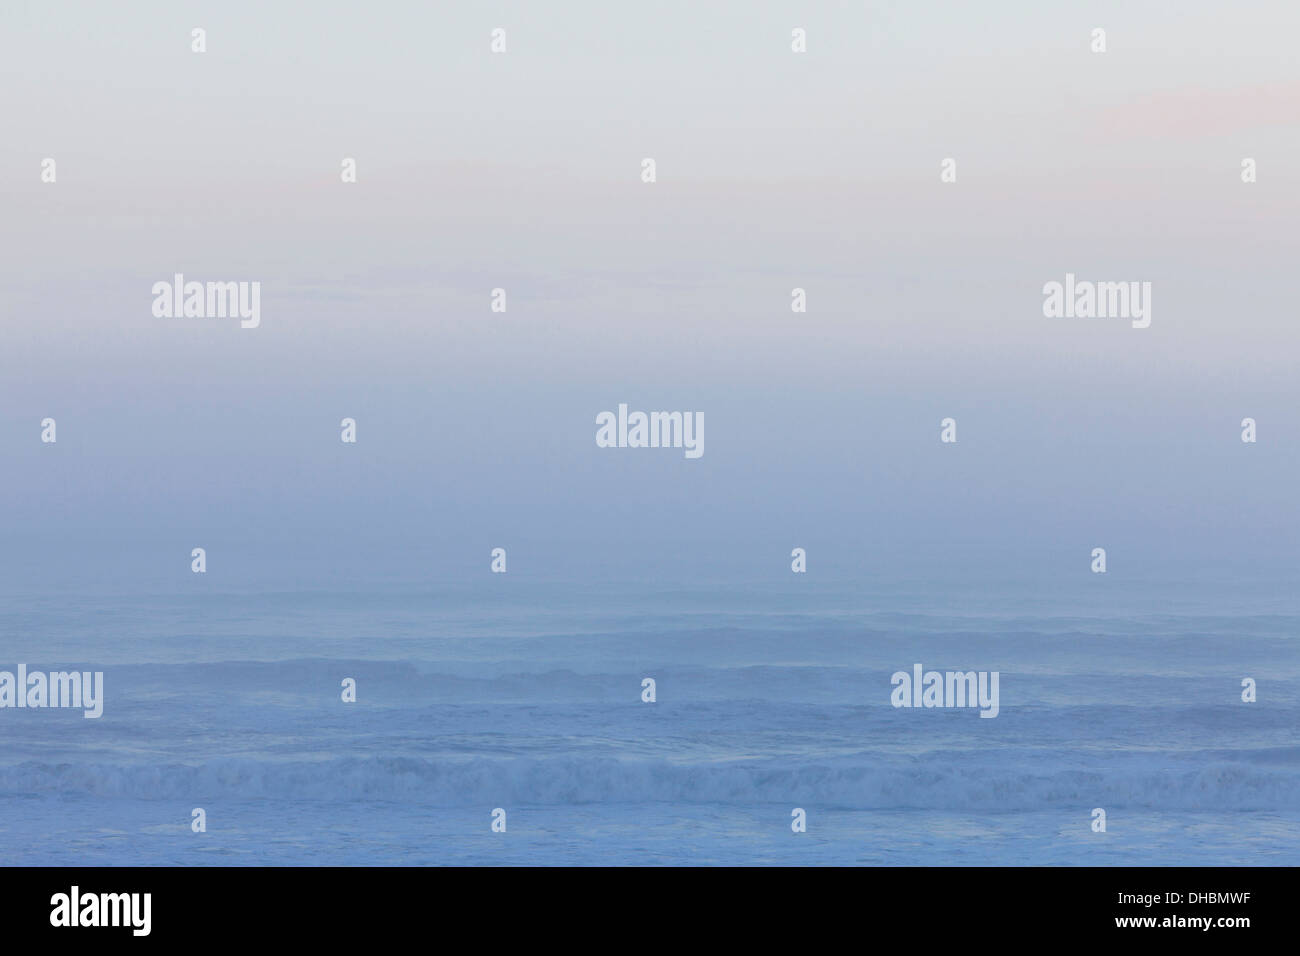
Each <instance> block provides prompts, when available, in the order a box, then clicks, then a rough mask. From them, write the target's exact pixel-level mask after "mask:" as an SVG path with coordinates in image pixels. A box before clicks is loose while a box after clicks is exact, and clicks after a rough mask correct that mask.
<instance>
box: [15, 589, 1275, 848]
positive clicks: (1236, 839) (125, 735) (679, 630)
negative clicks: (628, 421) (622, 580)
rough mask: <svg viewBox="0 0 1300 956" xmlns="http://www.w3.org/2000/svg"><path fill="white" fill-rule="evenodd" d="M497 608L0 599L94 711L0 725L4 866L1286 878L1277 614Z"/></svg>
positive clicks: (775, 593) (635, 593)
mask: <svg viewBox="0 0 1300 956" xmlns="http://www.w3.org/2000/svg"><path fill="white" fill-rule="evenodd" d="M498 583H501V584H503V585H504V583H505V582H497V581H493V582H492V585H493V587H492V588H486V587H484V588H476V589H463V590H449V591H437V592H435V591H428V590H425V591H417V590H409V591H400V590H387V591H376V592H374V593H328V592H297V593H260V594H258V593H245V594H224V595H204V594H197V593H191V594H171V595H152V596H150V595H134V596H132V595H112V596H105V595H100V596H89V595H83V596H80V597H74V596H69V595H66V594H64V595H50V596H45V597H20V596H10V597H7V598H4V599H3V602H2V603H0V634H3V648H2V650H0V669H7V670H13V669H14V668H15V666H16V665H17V663H19V662H23V663H26V664H28V665H29V667H30V668H32V669H47V670H54V669H65V668H73V667H75V668H76V669H79V670H87V669H89V670H102V671H103V672H104V674H105V686H106V695H105V696H106V702H105V707H104V715H103V717H101V718H100V719H98V720H86V719H84V718H83V717H82V715H81V713H80V712H79V711H63V710H43V711H36V710H3V711H0V742H2V743H3V747H2V748H0V848H2V849H0V854H2V858H3V860H4V862H6V863H9V864H73V863H85V864H183V863H208V864H262V863H271V864H325V863H330V864H481V863H487V864H508V863H520V864H537V865H551V864H625V863H626V864H633V863H636V864H640V863H653V864H695V863H701V864H762V863H786V864H812V865H816V864H1025V863H1050V864H1157V865H1158V864H1196V863H1203V864H1228V865H1236V864H1243V865H1245V864H1260V863H1268V864H1291V865H1294V864H1297V863H1300V680H1298V679H1297V678H1300V644H1297V641H1296V634H1297V627H1298V626H1300V615H1297V614H1296V611H1295V608H1293V607H1290V606H1288V602H1289V600H1290V597H1289V595H1284V596H1281V597H1279V596H1278V595H1277V594H1276V593H1275V592H1270V591H1268V590H1267V589H1261V590H1260V592H1259V593H1257V594H1253V595H1241V594H1240V593H1239V592H1229V591H1227V590H1225V591H1224V594H1228V593H1237V594H1238V595H1239V599H1236V600H1229V599H1228V598H1225V597H1224V596H1223V595H1222V594H1210V593H1207V592H1206V591H1205V590H1204V589H1198V588H1192V587H1166V588H1163V589H1162V588H1152V587H1141V588H1133V589H1132V590H1131V591H1130V592H1128V593H1127V594H1118V593H1117V592H1116V591H1115V590H1114V589H1111V591H1109V592H1108V593H1107V594H1106V596H1105V599H1104V600H1103V599H1101V598H1098V597H1095V596H1089V595H1088V594H1087V593H1086V592H1081V593H1080V594H1076V595H1069V596H1061V595H1046V594H1043V593H1042V592H1041V591H1039V590H1035V589H1031V588H1027V587H1026V588H1016V587H1005V586H1003V587H1000V588H996V589H993V588H990V589H985V590H972V591H971V592H970V593H968V594H964V595H961V596H960V597H955V596H953V595H951V594H945V595H943V596H940V597H936V596H934V595H932V594H930V593H928V592H926V591H925V590H924V589H913V590H911V591H908V590H905V589H903V588H888V587H883V586H875V587H872V588H861V587H853V586H838V587H820V586H810V587H808V588H807V589H805V590H803V591H799V590H797V589H794V588H791V589H788V590H785V591H782V590H781V589H777V588H772V589H764V590H762V591H745V590H743V589H741V590H737V589H730V590H729V589H725V588H716V589H710V588H703V587H694V588H689V589H675V590H674V589H666V588H662V587H659V588H648V587H647V588H639V587H637V586H621V587H616V586H610V587H596V586H591V585H586V586H572V585H563V584H553V585H550V584H537V583H531V584H527V585H522V584H520V585H516V584H514V583H513V582H512V583H511V586H510V587H508V588H507V587H504V586H502V587H496V585H497V584H498ZM916 662H920V663H922V664H923V665H925V667H926V669H937V670H988V671H992V670H996V671H999V672H1000V675H1001V678H1000V698H1001V700H1000V707H1001V712H1000V714H999V716H998V717H997V718H996V719H991V720H990V719H980V718H979V716H978V712H977V711H976V710H974V709H934V710H924V709H920V710H913V709H895V708H893V707H892V706H891V705H890V690H891V686H890V675H891V674H892V673H893V672H895V671H897V670H909V671H910V669H911V667H912V665H913V664H914V663H916ZM348 677H351V678H354V679H355V680H356V682H357V694H358V700H357V702H356V703H355V704H344V703H343V702H342V701H341V699H340V693H341V687H340V683H341V681H342V680H343V679H344V678H348ZM645 677H653V678H654V679H655V681H656V682H657V696H658V700H657V702H655V703H653V704H648V703H643V702H642V701H641V681H642V679H643V678H645ZM1244 677H1252V678H1254V679H1255V680H1256V681H1257V683H1258V688H1259V689H1258V694H1259V699H1258V701H1257V702H1255V703H1251V704H1247V703H1243V702H1242V701H1241V679H1242V678H1244ZM196 807H202V808H203V809H204V810H205V811H206V815H207V832H206V833H193V832H191V829H190V820H191V811H192V809H193V808H196ZM498 807H500V808H503V809H505V811H506V814H507V831H506V832H505V833H493V832H491V829H490V824H491V814H492V811H493V809H494V808H498ZM796 807H799V808H803V809H804V810H805V811H806V813H807V832H806V833H802V834H795V833H793V832H791V828H790V822H791V810H792V809H793V808H796ZM1095 807H1102V808H1104V809H1105V810H1106V811H1107V815H1108V820H1107V824H1108V825H1107V832H1106V833H1104V834H1103V833H1094V832H1092V830H1091V811H1092V809H1093V808H1095Z"/></svg>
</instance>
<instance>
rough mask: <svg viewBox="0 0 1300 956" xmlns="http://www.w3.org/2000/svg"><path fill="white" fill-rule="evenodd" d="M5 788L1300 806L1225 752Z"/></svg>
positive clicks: (376, 770) (277, 765)
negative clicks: (1215, 755) (1174, 757)
mask: <svg viewBox="0 0 1300 956" xmlns="http://www.w3.org/2000/svg"><path fill="white" fill-rule="evenodd" d="M0 795H5V796H42V795H43V796H56V795H63V796H79V795H81V796H94V797H101V798H129V799H135V800H179V801H197V800H221V799H225V800H232V801H243V800H257V799H266V800H303V801H324V802H358V801H362V802H364V801H375V802H400V803H404V804H412V805H428V806H445V807H472V806H484V805H488V806H500V805H506V804H510V805H514V806H563V805H582V804H627V803H655V802H665V803H669V802H672V803H700V804H720V805H724V806H744V805H750V804H768V803H779V804H789V805H792V806H793V805H809V806H817V807H822V808H839V809H858V810H888V809H927V810H953V811H963V810H972V811H977V810H978V811H999V810H1004V811H1015V810H1043V809H1067V808H1068V809H1078V808H1083V809H1084V810H1090V809H1091V808H1092V807H1096V806H1105V807H1107V808H1113V807H1152V808H1155V809H1159V810H1297V809H1300V773H1297V772H1296V771H1295V770H1293V769H1291V768H1289V767H1276V766H1273V767H1260V766H1254V765H1246V764H1240V763H1227V762H1224V763H1219V764H1216V765H1212V766H1206V767H1202V768H1200V769H1195V770H1185V771H1177V772H1173V771H1170V770H1164V771H1154V770H1153V771H1149V772H1148V771H1141V770H1136V769H1131V768H1130V769H1127V770H1124V771H1123V772H1119V773H1113V774H1112V773H1098V772H1091V771H1056V772H1033V771H1025V770H1021V771H1015V770H1008V769H1005V768H1004V769H983V768H978V767H962V768H945V767H935V766H934V765H933V764H932V763H929V762H923V761H916V762H915V763H914V764H905V765H902V766H900V765H899V764H898V763H896V762H895V763H894V765H892V766H889V767H882V766H879V765H875V764H863V763H860V762H859V763H854V764H849V763H844V762H841V763H827V762H821V763H818V762H808V763H805V764H801V765H796V766H791V765H790V764H789V763H781V764H779V765H778V764H775V763H772V762H767V761H751V762H742V761H720V762H712V763H696V764H673V763H666V762H662V761H635V760H618V759H613V758H595V757H593V758H585V759H584V758H573V757H556V758H553V759H536V758H515V759H487V758H472V759H437V760H428V759H419V758H410V757H394V758H384V757H368V758H334V759H329V760H321V761H314V762H313V761H286V762H273V761H251V760H234V759H228V760H216V761H212V762H209V763H203V764H198V765H182V764H171V765H143V766H118V765H113V764H106V763H100V764H77V765H74V764H46V763H38V762H27V763H23V764H16V765H11V766H8V767H3V768H0Z"/></svg>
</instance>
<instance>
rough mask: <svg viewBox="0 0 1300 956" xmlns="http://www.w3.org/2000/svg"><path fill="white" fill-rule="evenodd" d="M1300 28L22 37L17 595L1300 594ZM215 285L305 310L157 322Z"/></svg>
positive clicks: (15, 219) (626, 25) (44, 6)
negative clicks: (217, 584)
mask: <svg viewBox="0 0 1300 956" xmlns="http://www.w3.org/2000/svg"><path fill="white" fill-rule="evenodd" d="M194 27H203V28H204V29H205V30H206V31H207V52H206V53H204V54H201V55H200V54H195V53H192V52H191V49H190V43H191V38H190V31H191V29H193V28H194ZM496 27H501V28H503V29H505V30H506V36H507V47H508V52H507V53H505V54H492V53H491V52H490V50H489V43H490V32H491V30H492V29H493V28H496ZM795 27H802V28H804V29H806V30H807V36H808V51H807V53H803V54H795V53H792V52H791V49H790V41H791V36H790V35H791V30H792V29H793V28H795ZM1096 27H1101V28H1104V29H1105V30H1106V37H1107V47H1108V49H1107V52H1105V53H1104V54H1094V53H1092V52H1090V49H1089V46H1090V42H1091V31H1092V30H1093V29H1094V28H1096ZM1298 29H1300V7H1297V6H1296V5H1295V4H1290V3H1282V2H1276V0H1275V2H1269V3H1251V2H1246V3H1237V4H1233V5H1231V6H1230V7H1224V6H1223V5H1222V4H1219V3H1198V2H1178V3H1174V2H1168V3H1151V2H1132V0H1130V2H1115V3H1105V2H1100V3H1099V2H1088V3H1083V2H1078V3H1051V4H1043V3H1039V2H1001V3H992V4H979V5H976V4H969V3H960V2H951V3H923V2H897V3H861V2H859V3H830V2H826V3H794V2H790V3H765V2H753V0H750V2H736V3H710V2H679V3H673V2H667V3H665V2H656V3H653V4H632V3H617V4H610V3H594V2H593V3H577V2H573V3H545V4H542V3H533V2H529V3H524V2H519V3H409V4H407V3H387V4H384V3H380V4H369V5H362V4H351V3H348V4H341V3H340V4H334V3H317V4H310V5H307V4H267V3H252V2H249V3H228V2H227V3H133V4H130V5H106V4H98V3H66V4H65V3H58V4H53V3H45V2H39V3H37V2H33V3H21V2H18V3H15V2H10V3H6V4H5V5H4V7H3V10H0V107H3V113H2V114H0V115H3V116H4V136H3V139H2V141H0V203H2V204H3V211H4V216H3V223H4V224H3V232H0V236H3V244H4V245H3V251H4V255H3V257H0V279H2V281H0V323H2V325H0V328H2V329H3V348H0V449H3V455H2V456H0V490H3V492H4V494H3V497H2V498H0V540H3V541H4V542H5V544H4V547H3V548H0V556H2V561H3V563H2V564H0V570H2V571H4V573H5V575H6V576H7V578H8V579H9V580H11V581H12V580H17V579H19V578H22V579H26V578H29V577H34V578H36V579H39V580H44V581H49V580H51V578H52V577H53V579H61V576H63V575H66V574H68V573H69V572H68V568H67V565H68V564H69V560H68V556H69V554H77V555H84V559H81V560H77V561H75V562H73V563H75V564H76V565H78V566H79V568H80V570H81V571H82V572H84V575H85V576H88V577H89V578H94V577H95V576H96V575H106V576H112V575H114V574H118V575H124V576H125V578H124V580H127V581H130V580H131V579H132V576H133V575H134V576H136V577H137V578H139V579H144V578H146V577H148V578H149V580H151V581H152V580H154V579H155V578H157V579H166V577H167V575H169V574H172V573H173V572H175V573H178V574H181V575H183V576H188V575H189V571H188V554H189V549H190V548H191V547H194V546H207V547H209V551H210V553H211V554H213V557H212V558H210V564H211V566H212V568H213V570H214V571H216V570H217V569H224V571H226V572H230V571H231V570H232V565H239V566H240V567H242V568H243V569H244V570H245V571H248V569H251V568H252V567H254V565H256V566H257V567H258V568H259V570H258V571H257V574H264V573H271V572H269V571H267V570H266V569H268V568H270V569H274V568H276V567H278V566H280V565H301V566H302V567H311V568H317V567H319V568H321V569H322V574H324V573H326V572H328V573H329V574H332V575H334V576H336V577H337V576H343V577H345V578H350V579H356V580H358V581H361V580H364V579H365V578H366V576H367V575H373V574H379V573H380V572H381V569H382V570H383V572H384V573H388V572H389V571H392V572H393V573H399V574H407V575H409V576H411V577H413V578H418V577H420V576H421V575H422V574H424V573H425V571H424V570H423V569H425V568H429V569H431V571H430V573H433V571H436V572H437V573H439V574H448V575H455V574H464V575H477V574H479V573H480V572H484V573H486V568H487V554H488V552H489V551H490V549H491V548H492V547H495V546H503V547H507V548H508V549H509V553H510V566H511V572H512V573H519V574H559V575H564V574H572V575H579V576H581V575H588V576H590V575H600V574H611V575H614V574H618V575H621V576H625V577H633V578H634V577H636V576H637V575H638V574H639V573H642V570H643V569H644V570H645V572H646V573H649V572H650V570H651V569H653V570H654V572H655V573H659V574H671V573H674V572H677V573H683V574H696V573H704V572H708V571H711V572H716V573H718V574H720V575H722V576H726V575H728V574H734V575H737V576H741V577H743V576H744V575H746V574H749V573H751V572H754V571H755V570H756V569H766V570H765V573H766V572H767V571H770V572H772V573H785V574H788V566H789V557H788V555H789V551H790V549H791V548H792V547H794V546H796V545H799V546H803V547H806V548H808V549H809V554H810V569H813V568H816V569H818V570H820V571H822V572H823V573H825V574H828V575H829V574H832V573H839V574H841V575H842V576H851V575H852V574H853V573H856V569H858V568H869V569H872V570H873V571H877V572H879V571H884V570H888V569H897V568H902V567H919V568H925V567H928V566H929V565H930V564H931V563H933V562H937V561H948V562H954V563H955V564H956V566H957V567H958V568H959V569H962V570H964V571H969V572H972V573H974V572H975V571H987V570H988V569H989V567H990V566H998V567H1001V568H1004V569H1007V571H1008V573H1009V574H1011V575H1012V576H1014V575H1015V574H1016V573H1020V572H1022V571H1023V572H1024V573H1030V572H1036V571H1040V570H1042V569H1043V568H1050V569H1053V570H1056V569H1060V570H1061V572H1062V573H1071V574H1072V573H1075V572H1079V571H1082V572H1085V573H1086V570H1087V563H1088V560H1087V559H1088V552H1089V551H1090V549H1091V548H1092V547H1094V546H1106V547H1108V549H1109V551H1110V563H1111V567H1112V573H1120V572H1122V573H1130V572H1131V573H1134V574H1139V573H1141V574H1151V575H1157V576H1158V575H1159V574H1162V573H1174V574H1175V575H1176V574H1177V573H1178V572H1177V569H1178V568H1180V567H1183V566H1186V565H1190V564H1191V563H1194V562H1197V561H1206V562H1208V563H1210V564H1215V565H1219V566H1222V567H1224V568H1227V569H1230V570H1231V571H1232V573H1234V574H1238V575H1242V576H1260V575H1264V574H1267V573H1272V572H1286V573H1292V572H1293V570H1294V567H1295V566H1296V561H1297V560H1298V559H1300V549H1297V547H1296V541H1297V533H1298V532H1300V522H1298V521H1297V516H1298V511H1297V506H1296V480H1297V476H1298V475H1300V467H1298V466H1300V455H1297V453H1296V451H1295V449H1296V448H1297V447H1298V446H1297V443H1298V442H1300V387H1298V386H1297V382H1296V377H1297V376H1296V366H1297V357H1298V356H1300V331H1298V330H1297V314H1296V309H1295V298H1294V293H1293V291H1292V288H1291V285H1292V276H1294V275H1295V273H1296V266H1295V263H1296V258H1297V243H1296V239H1295V228H1296V223H1297V222H1300V59H1298V58H1297V57H1296V55H1295V51H1294V37H1295V35H1296V33H1297V30H1298ZM46 157H51V158H54V159H55V160H56V162H57V177H58V178H57V182H56V183H54V184H48V183H42V182H41V181H40V166H41V161H42V160H43V159H44V158H46ZM344 157H355V159H356V161H357V167H358V182H357V183H355V184H344V183H342V182H341V181H340V168H341V167H340V164H341V161H342V159H343V158H344ZM644 157H652V158H654V159H655V160H656V163H657V173H658V181H657V182H656V183H654V184H652V185H649V184H645V183H642V182H641V181H640V163H641V160H642V159H643V158H644ZM946 157H952V158H955V159H956V161H957V170H958V178H957V182H955V183H941V182H940V178H939V171H940V162H941V161H942V160H943V159H944V158H946ZM1244 157H1252V158H1254V159H1255V160H1256V161H1257V164H1258V182H1256V183H1253V184H1243V183H1242V182H1241V179H1240V167H1241V161H1242V159H1243V158H1244ZM175 272H183V273H184V274H185V275H186V277H187V278H190V279H197V280H200V281H206V280H234V281H239V280H247V281H251V280H257V281H260V282H261V283H262V308H261V312H262V321H261V326H260V327H259V328H257V329H250V330H245V329H241V328H239V324H238V322H237V321H230V320H219V319H160V318H155V317H154V316H153V314H152V312H151V308H150V306H151V302H152V296H151V293H150V289H151V287H152V285H153V283H154V282H156V281H159V280H170V278H171V276H172V275H173V273H175ZM1067 272H1073V273H1075V274H1077V275H1078V276H1079V277H1080V278H1084V279H1095V280H1102V281H1128V280H1137V281H1146V282H1150V283H1151V284H1152V288H1153V292H1152V323H1151V326H1150V328H1148V329H1144V330H1138V329H1133V328H1131V327H1130V326H1129V323H1128V322H1127V321H1125V320H1122V319H1048V318H1045V317H1044V316H1043V313H1042V299H1043V297H1042V292H1041V290H1042V286H1043V284H1044V283H1045V282H1049V281H1052V280H1057V281H1059V280H1061V279H1063V277H1064V275H1065V273H1067ZM796 286H798V287H802V288H805V289H806V290H807V295H808V311H807V313H805V314H795V313H792V312H791V309H790V291H791V289H792V288H794V287H796ZM495 287H503V288H505V289H506V290H507V294H508V302H509V306H508V312H506V313H505V314H494V313H492V312H490V311H489V296H490V292H491V290H492V289H493V288H495ZM620 402H627V403H629V404H630V405H631V406H632V407H633V408H639V409H642V410H646V411H650V410H660V409H662V410H682V411H700V412H703V414H704V417H705V420H706V422H707V427H706V451H705V454H704V456H703V458H701V459H699V460H696V461H690V460H687V459H685V458H684V457H683V455H682V454H681V452H680V451H673V450H635V449H620V450H612V449H599V448H597V447H596V445H595V442H594V435H595V416H596V415H597V413H599V412H601V411H604V410H612V409H615V408H617V405H618V403H620ZM47 416H49V417H54V418H56V419H57V421H58V442H57V444H55V445H45V444H42V443H41V442H40V440H39V435H40V426H39V423H40V421H41V419H43V418H45V417H47ZM948 416H951V417H954V418H956V419H957V422H958V437H959V440H958V443H957V444H955V445H942V444H940V442H939V422H940V420H941V419H942V418H944V417H948ZM1247 416H1250V417H1254V418H1255V419H1256V420H1257V421H1258V427H1259V441H1258V443H1257V444H1254V445H1248V444H1243V443H1242V442H1241V441H1240V437H1239V436H1240V422H1241V419H1242V418H1244V417H1247ZM344 417H353V418H355V419H356V420H357V422H358V443H357V444H356V445H355V446H349V445H344V444H342V443H341V442H340V441H339V422H340V420H341V419H342V418H344ZM994 556H996V557H994ZM150 575H152V577H150Z"/></svg>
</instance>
